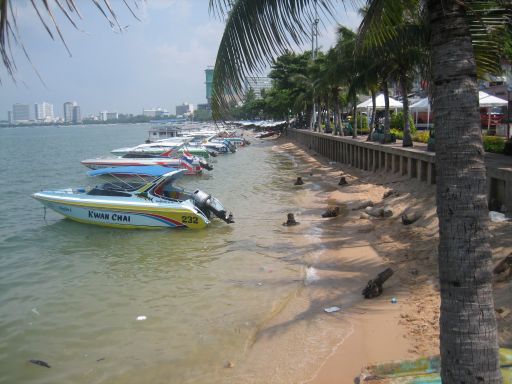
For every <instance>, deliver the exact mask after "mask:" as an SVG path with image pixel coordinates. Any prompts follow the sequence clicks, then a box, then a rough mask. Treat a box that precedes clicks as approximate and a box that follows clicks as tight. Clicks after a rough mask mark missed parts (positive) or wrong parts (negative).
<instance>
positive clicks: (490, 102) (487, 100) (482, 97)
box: [478, 91, 508, 129]
mask: <svg viewBox="0 0 512 384" xmlns="http://www.w3.org/2000/svg"><path fill="white" fill-rule="evenodd" d="M478 101H479V103H480V107H481V108H482V107H484V108H485V107H486V108H487V129H490V128H491V113H490V108H492V107H503V106H505V105H508V101H507V100H504V99H500V98H499V97H496V96H494V95H490V94H488V93H486V92H484V91H478Z"/></svg>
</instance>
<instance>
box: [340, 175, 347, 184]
mask: <svg viewBox="0 0 512 384" xmlns="http://www.w3.org/2000/svg"><path fill="white" fill-rule="evenodd" d="M347 184H348V181H347V179H346V178H345V176H341V179H340V181H339V183H338V185H347Z"/></svg>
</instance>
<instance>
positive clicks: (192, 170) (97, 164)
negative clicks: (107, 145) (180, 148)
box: [81, 158, 203, 175]
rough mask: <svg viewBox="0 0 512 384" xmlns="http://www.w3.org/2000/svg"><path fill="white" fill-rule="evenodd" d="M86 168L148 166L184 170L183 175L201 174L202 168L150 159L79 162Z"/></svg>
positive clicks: (174, 160) (167, 160)
mask: <svg viewBox="0 0 512 384" xmlns="http://www.w3.org/2000/svg"><path fill="white" fill-rule="evenodd" d="M81 163H82V164H83V165H85V166H86V167H87V168H90V169H101V168H110V167H127V166H149V165H160V166H162V167H172V168H177V169H184V170H185V171H186V172H185V175H198V174H200V173H202V170H203V169H202V167H201V166H199V165H194V164H189V163H187V162H186V161H183V160H180V159H171V158H168V159H165V158H153V159H152V158H150V159H124V158H116V159H89V160H83V161H82V162H81Z"/></svg>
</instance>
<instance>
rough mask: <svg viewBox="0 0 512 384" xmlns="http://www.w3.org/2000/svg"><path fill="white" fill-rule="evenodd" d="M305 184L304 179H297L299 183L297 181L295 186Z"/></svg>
mask: <svg viewBox="0 0 512 384" xmlns="http://www.w3.org/2000/svg"><path fill="white" fill-rule="evenodd" d="M303 184H304V181H302V177H300V176H299V177H297V181H295V184H293V185H303Z"/></svg>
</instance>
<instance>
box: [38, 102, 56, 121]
mask: <svg viewBox="0 0 512 384" xmlns="http://www.w3.org/2000/svg"><path fill="white" fill-rule="evenodd" d="M35 117H36V120H43V121H51V120H53V104H50V103H47V102H45V101H43V102H42V103H37V104H35Z"/></svg>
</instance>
